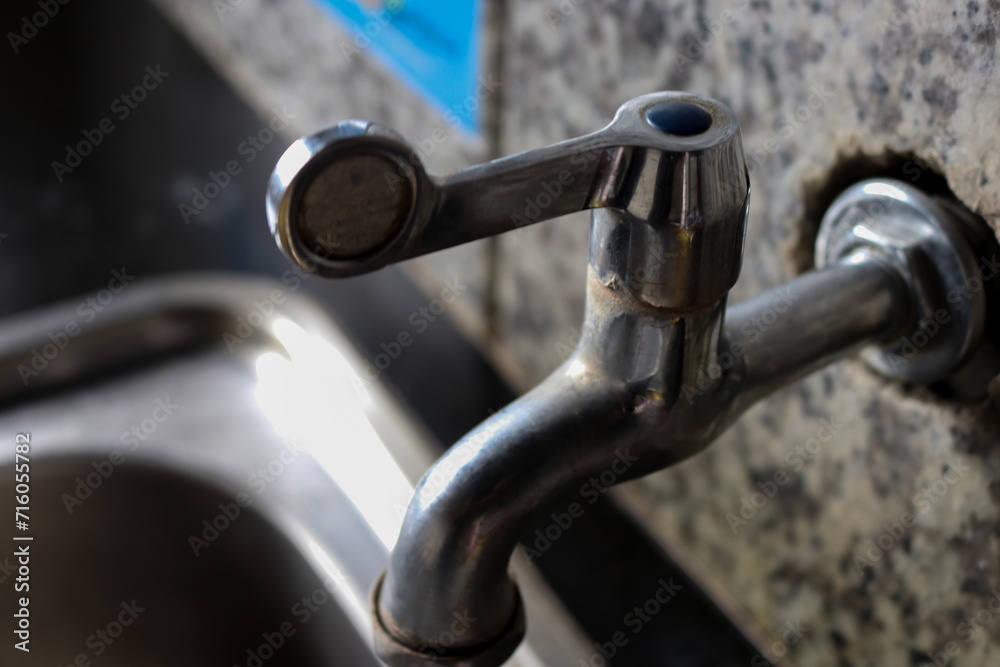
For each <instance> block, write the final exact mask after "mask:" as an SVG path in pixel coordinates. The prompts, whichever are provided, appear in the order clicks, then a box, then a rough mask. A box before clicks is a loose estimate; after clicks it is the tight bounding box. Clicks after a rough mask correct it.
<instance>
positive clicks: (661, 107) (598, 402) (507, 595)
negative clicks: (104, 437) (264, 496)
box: [268, 93, 985, 667]
mask: <svg viewBox="0 0 1000 667" xmlns="http://www.w3.org/2000/svg"><path fill="white" fill-rule="evenodd" d="M409 153H410V151H409V149H408V147H406V145H405V144H403V143H402V142H401V140H400V139H399V138H398V137H396V136H395V135H394V134H393V133H392V132H391V131H389V130H387V129H386V128H383V127H381V126H378V125H375V124H372V123H363V122H359V121H350V122H348V123H343V124H341V125H339V126H337V127H336V128H334V129H332V130H328V131H326V132H324V133H320V134H319V135H314V136H313V137H309V138H306V139H303V140H300V141H299V142H297V143H296V144H295V145H293V146H292V147H291V148H290V149H289V151H288V152H287V153H286V154H285V156H283V157H282V159H281V161H280V162H279V164H278V166H277V168H276V169H275V173H274V175H273V177H272V181H271V184H270V187H269V191H268V213H269V217H270V221H271V225H272V230H273V232H274V234H275V237H276V239H277V240H278V243H279V245H280V246H281V247H282V248H283V249H284V250H285V252H286V253H287V254H288V255H289V257H291V258H292V259H293V260H294V261H297V262H299V263H300V264H302V265H303V266H305V267H306V268H308V269H310V270H313V271H315V272H316V273H320V274H322V275H330V276H338V275H351V274H354V273H360V272H364V271H369V270H373V269H376V268H379V267H381V266H384V265H385V264H387V263H391V262H395V261H400V260H402V259H406V258H408V257H413V256H416V255H420V254H423V253H425V252H431V251H433V250H437V249H440V248H444V247H448V246H451V245H455V244H458V243H463V242H466V241H469V240H473V239H476V238H482V237H483V236H488V235H492V234H496V233H501V232H503V231H507V230H509V229H514V228H516V227H519V226H521V225H523V224H529V223H533V222H538V221H540V220H543V219H546V218H549V217H554V216H556V215H561V214H563V213H566V212H569V211H575V210H581V209H586V208H591V209H593V215H592V222H591V238H590V266H589V269H588V279H587V280H588V285H587V305H586V315H585V324H584V331H583V335H582V337H581V341H580V343H579V345H578V347H577V349H576V350H575V352H574V353H573V354H572V355H571V356H570V357H569V358H568V359H567V360H566V361H565V362H564V363H563V365H562V366H560V367H559V368H558V369H557V370H556V371H555V372H553V373H552V374H551V375H550V376H549V377H548V378H547V379H546V380H545V381H544V382H542V384H540V385H539V386H538V387H536V388H535V389H533V390H532V391H530V392H529V393H528V394H526V395H525V396H523V397H521V398H520V399H518V400H517V401H515V402H514V403H512V404H511V405H509V406H507V407H506V408H504V409H503V410H502V411H500V412H498V413H496V414H495V415H493V416H492V417H490V418H489V419H488V420H486V421H485V422H483V423H482V424H480V425H479V426H478V427H476V428H475V429H473V430H472V431H471V432H470V433H469V434H468V435H466V436H465V437H464V438H463V439H462V440H461V441H459V442H458V443H456V445H455V446H454V447H453V448H452V449H450V450H449V451H448V452H447V453H446V454H445V455H444V456H443V457H442V459H441V460H440V461H439V462H438V463H437V464H436V465H435V469H434V470H432V471H431V472H429V473H428V474H427V476H426V477H425V478H424V480H423V482H422V483H421V485H420V487H419V488H418V490H417V493H416V494H415V495H414V498H413V501H412V502H411V504H410V507H409V509H408V510H407V514H406V517H405V520H404V522H403V528H402V532H401V534H400V537H399V540H398V542H397V544H396V547H395V549H394V551H393V554H392V558H391V562H390V566H389V568H388V570H387V572H386V574H385V575H384V577H383V578H382V579H381V580H380V582H379V584H378V586H377V587H376V590H375V591H374V593H373V620H374V626H375V628H376V632H375V635H376V637H375V639H376V647H377V649H378V651H379V655H380V657H381V658H382V659H383V661H385V662H386V663H387V664H389V665H400V666H403V667H409V666H410V665H411V664H413V663H414V662H416V663H417V664H420V661H419V659H420V658H425V659H427V660H430V659H433V660H434V662H436V663H437V664H446V665H467V666H476V667H484V666H489V665H500V664H502V663H503V662H504V661H505V660H506V658H507V657H508V656H509V655H510V654H511V653H512V652H513V650H514V649H515V648H516V646H517V644H518V642H519V641H520V639H521V637H522V635H523V633H524V610H523V608H522V603H521V601H520V597H519V595H518V592H517V587H516V585H515V583H514V582H513V581H512V579H511V578H510V576H509V574H508V561H509V559H510V556H511V553H512V551H513V550H514V548H515V546H516V542H517V539H518V537H519V535H520V533H521V530H522V527H523V526H524V525H525V524H526V522H527V521H528V519H529V518H530V517H531V516H532V514H533V512H534V511H535V510H536V509H537V508H539V507H542V506H544V505H545V504H546V503H547V502H550V501H553V500H555V499H557V498H559V497H560V496H561V495H563V494H565V493H568V492H571V491H572V490H573V489H575V488H579V486H580V485H581V484H583V483H584V482H586V481H587V480H589V479H591V478H593V477H598V476H601V474H602V473H606V472H607V471H611V472H612V473H613V474H614V479H615V481H616V482H621V481H626V480H629V479H634V478H636V477H640V476H642V475H646V474H649V473H651V472H654V471H656V470H660V469H662V468H664V467H666V466H670V465H673V464H675V463H677V462H679V461H682V460H684V459H686V458H688V457H690V456H692V455H694V454H696V453H698V452H699V451H701V450H702V449H704V448H705V447H707V446H708V445H709V444H710V443H711V442H712V441H714V440H715V439H716V438H717V437H718V436H719V435H720V434H721V433H722V432H723V431H724V430H726V429H727V428H728V427H729V426H730V425H731V424H732V422H733V421H734V420H735V419H736V418H737V417H738V416H739V415H740V414H742V413H743V412H744V411H745V410H746V409H747V408H748V407H750V406H751V405H753V404H754V403H755V402H757V401H759V400H760V399H761V398H762V397H764V396H766V395H767V394H769V393H770V392H773V391H775V390H776V389H778V388H780V387H782V386H785V385H787V384H789V383H790V382H793V381H795V380H797V379H799V378H801V377H803V376H805V375H807V374H809V373H811V372H813V371H815V370H816V369H818V368H821V367H822V366H824V365H826V364H829V363H830V362H832V361H834V360H836V359H838V358H840V357H843V356H844V355H847V354H850V353H852V352H855V351H857V350H859V349H861V348H865V352H864V354H865V355H866V359H867V361H868V362H869V364H870V365H872V366H873V367H874V368H875V369H876V370H879V371H880V372H882V373H883V374H885V375H887V376H889V377H893V378H897V379H900V380H904V381H920V382H931V381H934V380H939V379H942V378H945V377H948V376H949V374H951V373H954V372H955V371H957V370H958V369H960V368H961V367H962V366H963V365H964V364H967V363H968V362H969V359H970V358H971V357H972V355H973V353H974V351H975V349H976V347H977V345H978V343H979V339H980V337H981V335H982V330H983V322H984V319H985V316H984V309H985V303H984V300H983V298H982V297H981V296H979V297H976V296H974V297H973V298H972V300H971V301H970V302H968V303H965V304H963V305H962V307H961V308H959V307H957V304H956V303H953V302H952V301H953V300H952V301H949V299H948V298H947V297H948V295H949V294H950V293H951V292H952V291H953V290H955V289H957V288H959V287H961V286H962V285H963V284H966V285H967V284H969V281H970V280H971V279H972V277H973V276H975V271H976V257H975V255H974V253H973V251H972V249H971V248H970V247H969V244H968V242H967V241H966V238H967V237H966V235H964V234H962V233H961V232H960V229H959V228H960V227H961V225H962V224H965V222H960V221H956V220H955V218H954V215H953V214H952V213H951V212H949V211H950V209H948V208H947V207H944V206H941V205H939V204H938V203H936V202H935V201H934V200H932V199H930V198H928V197H925V196H924V195H923V194H921V193H920V192H918V191H916V190H914V189H913V188H910V187H908V186H906V185H903V184H901V183H895V182H890V181H869V182H864V183H860V184H858V185H855V186H853V187H852V188H850V189H849V190H848V191H847V192H845V193H844V194H843V195H842V196H841V197H840V198H838V200H837V201H836V202H834V204H833V205H832V206H831V208H830V210H829V211H828V213H827V215H826V217H825V218H824V221H823V224H822V226H821V229H820V234H819V239H818V241H817V267H818V268H817V269H816V270H814V271H812V272H810V273H807V274H805V275H802V276H800V277H798V278H796V279H794V280H793V281H791V282H789V283H787V284H786V285H784V286H782V287H780V288H777V289H775V290H772V291H770V292H767V293H764V294H761V295H759V296H757V297H754V298H753V299H750V300H748V301H746V302H744V303H742V304H739V305H736V306H733V307H730V308H728V310H727V307H726V302H727V296H728V292H729V290H730V288H731V287H732V286H733V284H734V283H735V281H736V279H737V277H738V274H739V270H740V265H741V260H742V251H743V234H744V227H745V224H746V216H747V207H748V205H749V181H748V177H747V172H746V167H745V161H744V157H743V148H742V144H741V141H740V134H739V128H738V125H737V123H736V119H735V116H734V115H733V113H732V112H731V111H730V110H729V109H728V108H727V107H725V106H724V105H722V104H720V103H718V102H716V101H714V100H711V99H708V98H705V97H701V96H697V95H691V94H685V93H656V94H652V95H646V96H643V97H640V98H636V99H634V100H631V101H630V102H627V103H626V104H625V105H623V106H622V108H621V109H620V110H619V111H618V113H617V114H616V116H615V119H614V120H613V121H612V123H611V124H610V125H609V126H608V127H607V128H605V129H604V130H601V131H599V132H596V133H593V134H591V135H588V136H587V137H584V138H581V139H577V140H571V141H569V142H563V143H561V144H556V145H555V146H550V147H548V148H544V149H540V150H537V151H529V152H527V153H523V154H521V155H518V156H513V157H510V158H505V159H504V160H498V161H496V162H493V163H490V164H487V165H482V166H478V167H473V168H471V169H468V170H465V171H463V172H460V173H459V174H457V175H455V176H452V177H448V178H444V179H434V178H432V177H429V176H428V175H427V174H426V173H424V171H423V168H422V167H421V166H420V165H419V163H414V162H413V161H411V160H409V158H408V157H407V156H408V155H409ZM373 179H374V180H373ZM380 179H381V180H380ZM542 193H546V194H547V197H548V199H547V200H546V199H545V198H544V197H541V198H540V197H539V195H540V194H542ZM543 201H547V202H548V203H547V204H546V205H544V206H542V205H541V203H542V202H543ZM531 206H534V209H532V208H531ZM918 339H919V340H918ZM915 341H916V342H915ZM916 343H919V344H916ZM442 480H443V481H442ZM456 615H457V616H456ZM457 617H462V618H466V619H468V618H474V619H476V620H475V622H473V623H471V624H469V627H468V628H465V629H464V631H463V633H462V634H461V635H459V636H457V637H455V636H454V635H450V634H448V630H449V629H450V628H451V626H452V624H453V623H454V622H455V620H456V618H457ZM445 635H447V636H448V637H449V643H448V645H447V646H445V645H444V644H443V643H442V640H441V638H442V637H443V636H445ZM451 639H454V641H451Z"/></svg>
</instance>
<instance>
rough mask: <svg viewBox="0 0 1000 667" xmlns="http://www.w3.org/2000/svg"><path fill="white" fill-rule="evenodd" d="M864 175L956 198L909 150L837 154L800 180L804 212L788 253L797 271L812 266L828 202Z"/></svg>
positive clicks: (863, 178) (860, 179)
mask: <svg viewBox="0 0 1000 667" xmlns="http://www.w3.org/2000/svg"><path fill="white" fill-rule="evenodd" d="M868 178H895V179H898V180H900V181H903V182H905V183H909V184H911V185H913V186H914V187H918V188H920V189H921V190H923V191H924V192H926V193H927V194H929V195H940V196H945V197H950V198H952V199H956V197H955V195H954V193H953V192H952V191H951V188H949V187H948V181H946V180H945V178H944V177H943V176H941V175H940V174H939V173H937V171H935V170H934V167H933V165H931V164H930V163H929V162H927V161H926V160H923V159H921V158H920V157H918V156H917V155H915V154H913V153H892V152H890V153H883V154H881V155H868V154H864V153H856V154H853V155H841V156H839V157H838V158H837V160H836V162H834V164H833V166H832V167H831V168H830V169H829V170H828V171H827V172H826V174H825V175H824V177H823V178H820V179H816V180H813V181H807V182H806V183H804V184H803V188H802V196H803V201H804V202H805V204H806V205H805V215H804V220H803V221H802V223H801V224H800V225H799V227H798V228H799V229H801V230H802V233H801V237H800V239H799V247H798V249H797V250H796V251H795V252H794V255H793V257H792V261H793V262H794V263H795V269H796V271H797V272H798V273H805V272H806V271H809V270H810V269H812V268H813V266H815V246H816V236H817V234H818V233H819V223H820V221H821V220H822V219H823V214H824V213H826V210H827V209H828V208H830V204H832V203H833V200H834V199H836V198H837V196H838V195H839V194H840V193H841V192H843V191H844V190H846V189H847V188H848V187H849V186H851V185H853V184H854V183H857V182H858V181H863V180H865V179H868ZM956 200H957V199H956Z"/></svg>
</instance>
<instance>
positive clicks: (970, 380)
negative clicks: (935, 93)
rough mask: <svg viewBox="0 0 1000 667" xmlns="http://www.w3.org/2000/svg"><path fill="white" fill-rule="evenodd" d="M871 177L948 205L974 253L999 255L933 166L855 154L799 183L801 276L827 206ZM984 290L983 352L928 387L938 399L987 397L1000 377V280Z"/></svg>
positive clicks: (998, 246)
mask: <svg viewBox="0 0 1000 667" xmlns="http://www.w3.org/2000/svg"><path fill="white" fill-rule="evenodd" d="M869 178H893V179H897V180H900V181H903V182H904V183H908V184H910V185H912V186H914V187H916V188H919V189H920V190H922V191H923V192H924V193H926V194H928V195H931V196H932V197H940V198H942V199H944V200H946V201H948V202H950V203H951V205H953V206H956V207H958V208H959V209H961V210H962V211H964V212H965V213H966V214H968V216H969V217H970V218H971V224H970V225H969V226H968V227H967V228H965V229H963V231H964V233H965V236H966V238H967V239H968V240H969V242H970V244H971V245H972V246H973V248H974V249H975V252H976V255H977V256H978V257H980V258H993V257H994V256H996V257H1000V242H998V240H997V236H996V234H995V233H994V232H993V231H992V229H991V228H990V226H989V225H988V224H987V223H986V221H985V220H983V219H982V218H981V217H980V216H978V215H976V214H974V213H972V212H971V211H970V210H969V209H968V208H966V207H965V206H964V205H963V204H962V202H961V200H959V199H958V197H956V196H955V194H954V193H953V192H952V190H951V188H950V187H949V186H948V182H947V180H946V179H945V178H944V177H943V176H942V175H941V174H940V173H938V172H937V171H936V170H935V168H934V165H933V164H931V163H930V162H928V161H927V160H924V159H922V158H920V157H919V156H917V155H916V154H913V153H894V152H888V153H884V154H879V155H869V154H864V153H856V154H853V155H842V156H840V157H838V158H837V160H836V162H835V163H834V165H833V166H832V167H831V168H830V169H829V170H828V171H827V172H826V174H825V175H824V176H823V177H822V178H820V179H816V180H813V181H809V182H806V183H805V184H804V185H803V198H804V199H803V201H804V202H805V212H804V219H803V220H802V221H801V223H800V225H799V229H800V230H802V231H801V236H800V238H799V243H798V247H797V249H796V250H795V251H794V252H793V256H792V261H793V262H794V265H795V268H796V270H797V271H798V272H799V273H804V272H806V271H809V270H810V269H812V268H813V266H815V245H816V237H817V234H818V232H819V225H820V222H821V221H822V219H823V215H824V213H826V210H827V209H828V208H829V207H830V204H832V203H833V200H834V199H836V198H837V196H838V195H840V193H841V192H843V191H844V190H845V189H847V188H848V187H849V186H851V185H853V184H854V183H857V182H858V181H863V180H865V179H869ZM982 289H983V290H984V291H985V296H986V322H985V330H984V334H983V343H982V345H981V349H980V350H979V351H978V353H977V354H976V355H974V356H973V358H972V359H971V360H970V362H969V363H968V364H967V365H966V367H965V368H963V369H962V370H961V371H959V372H958V373H956V374H955V375H954V376H953V377H951V378H949V379H947V380H944V381H941V382H936V383H933V384H931V385H929V386H928V387H927V388H926V389H927V390H929V391H930V392H931V393H932V394H933V395H934V396H935V397H936V398H938V399H942V400H951V401H963V402H966V401H980V400H982V399H985V398H987V396H988V394H989V385H990V383H991V381H993V380H995V378H996V377H997V376H998V374H1000V277H998V278H997V279H987V280H983V282H982ZM912 389H916V387H913V388H912Z"/></svg>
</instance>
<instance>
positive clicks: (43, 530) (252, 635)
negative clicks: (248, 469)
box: [0, 448, 379, 667]
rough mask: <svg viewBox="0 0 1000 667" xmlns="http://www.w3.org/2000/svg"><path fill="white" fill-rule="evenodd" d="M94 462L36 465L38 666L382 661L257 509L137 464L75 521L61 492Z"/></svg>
mask: <svg viewBox="0 0 1000 667" xmlns="http://www.w3.org/2000/svg"><path fill="white" fill-rule="evenodd" d="M111 449H113V448H109V451H110V450H111ZM92 464H93V460H92V459H90V458H82V457H58V458H53V459H51V460H41V461H40V462H39V463H38V464H36V467H35V471H36V472H35V473H34V475H33V484H32V496H33V500H32V506H31V521H32V525H34V526H38V528H37V529H35V530H34V531H33V532H34V535H33V537H34V540H33V543H32V545H31V546H32V552H33V557H32V562H31V565H32V574H31V576H32V580H33V581H34V582H37V586H35V587H33V589H32V591H33V595H32V598H31V599H32V606H31V613H32V627H33V628H35V633H34V634H33V637H32V640H31V647H32V651H31V654H30V655H31V662H32V664H39V665H41V664H46V665H56V664H69V663H70V662H72V661H74V660H76V656H77V655H81V654H82V655H86V656H88V657H89V658H90V659H92V660H94V661H95V662H96V661H97V660H98V659H99V660H100V664H102V665H108V666H109V667H111V666H116V665H122V666H125V665H137V664H141V665H147V666H149V667H156V666H158V665H163V666H164V667H166V666H167V665H178V664H184V665H227V666H228V665H252V664H258V663H257V662H255V659H256V661H261V659H262V658H269V659H268V660H267V663H268V664H269V665H301V666H303V667H305V666H308V665H328V666H329V665H345V666H353V665H357V666H360V667H367V666H372V667H374V666H375V665H378V664H379V663H378V662H377V661H376V660H374V659H373V658H372V656H371V653H370V652H369V651H368V649H367V647H366V645H365V642H364V641H363V640H362V639H361V638H359V637H358V635H357V633H356V632H354V629H353V627H352V626H351V624H350V622H349V620H348V619H347V618H346V616H345V615H344V612H343V611H342V610H341V609H340V608H339V607H338V605H337V604H335V603H330V597H329V595H328V594H327V592H326V588H325V585H324V582H323V580H322V579H321V577H319V576H318V575H317V573H316V572H315V571H314V570H313V568H312V567H311V566H310V564H309V563H308V562H307V561H306V559H305V558H303V556H302V555H301V553H299V551H298V550H297V549H296V548H295V546H294V545H293V544H292V543H291V542H290V541H289V540H288V539H287V537H285V535H283V534H282V532H281V530H280V529H279V528H278V527H276V526H274V525H273V524H272V523H270V522H269V521H268V520H267V519H266V518H265V517H264V516H262V515H261V514H260V513H259V512H257V511H256V510H255V509H254V508H253V507H252V506H250V507H243V508H240V507H239V505H238V504H235V503H234V499H233V498H232V497H231V496H229V495H227V494H226V493H225V492H223V491H222V490H220V489H219V488H214V487H212V486H211V485H209V484H205V483H203V482H200V481H197V480H194V479H192V478H191V477H189V476H187V475H185V474H183V473H181V472H177V471H171V470H168V469H165V468H161V467H157V466H152V465H146V464H141V463H129V464H127V465H123V466H122V467H121V468H120V469H116V470H114V472H113V473H112V474H111V476H110V477H108V478H107V479H102V481H101V484H100V486H99V487H98V488H95V489H93V490H91V491H90V493H91V495H90V496H89V497H87V498H86V499H85V500H84V501H82V504H79V505H76V504H75V503H72V501H70V506H71V508H72V509H73V513H72V514H69V513H68V511H67V506H66V505H67V503H66V501H65V499H64V494H69V495H70V496H72V495H73V494H74V490H75V489H77V488H78V487H80V482H79V480H85V479H86V478H87V477H88V476H93V475H94V473H95V468H94V467H93V465H92ZM0 477H2V479H4V480H11V481H5V482H4V483H3V484H2V485H0V494H2V495H0V497H3V498H10V497H13V496H14V488H13V486H14V485H13V482H12V480H13V478H14V475H13V471H12V470H11V469H10V466H6V467H5V468H4V469H3V470H2V471H0ZM220 506H222V507H224V508H227V509H228V511H229V516H233V517H234V518H233V519H229V518H228V516H227V518H226V519H225V520H218V519H217V520H216V521H215V525H216V526H220V527H222V526H225V527H226V529H225V530H224V531H221V532H220V531H218V530H215V532H212V530H211V529H209V530H207V533H208V536H209V537H213V536H217V537H215V539H214V540H213V541H212V542H210V543H208V542H206V543H205V544H206V546H203V547H201V548H198V546H197V543H196V546H195V547H194V548H193V547H192V546H191V544H190V542H191V536H192V535H195V536H196V537H197V538H201V537H202V536H203V535H204V534H205V533H206V529H205V527H204V524H203V523H202V522H203V521H206V520H211V519H213V518H215V517H218V516H220V515H222V514H223V511H221V510H220ZM234 507H235V508H237V509H236V510H233V508H234ZM195 551H198V552H199V553H198V554H197V555H195ZM317 591H319V592H318V593H317ZM303 597H306V598H308V599H309V603H310V604H311V606H306V605H305V604H303V603H302V602H301V599H302V598H303ZM314 597H315V598H316V602H322V603H323V604H316V602H313V601H312V598H314ZM313 609H315V611H313ZM282 630H284V634H283V633H282ZM286 635H287V636H286ZM15 659H16V656H12V660H11V661H10V662H7V661H5V663H6V664H16V663H15V662H14V660H15Z"/></svg>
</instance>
